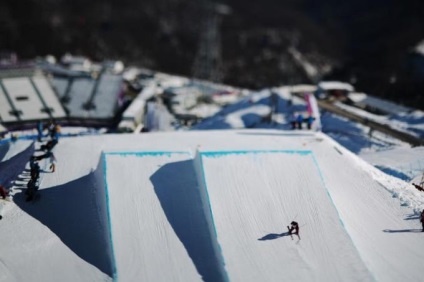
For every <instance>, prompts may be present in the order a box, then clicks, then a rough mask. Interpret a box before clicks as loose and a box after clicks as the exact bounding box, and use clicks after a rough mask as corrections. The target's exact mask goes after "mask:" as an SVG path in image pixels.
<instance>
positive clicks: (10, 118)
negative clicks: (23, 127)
mask: <svg viewBox="0 0 424 282" xmlns="http://www.w3.org/2000/svg"><path fill="white" fill-rule="evenodd" d="M0 86H1V87H0V117H1V120H2V121H3V122H5V123H8V122H18V121H23V122H25V121H35V120H47V119H51V118H52V117H53V118H56V119H57V118H63V117H65V116H66V114H65V112H64V110H63V108H62V105H61V104H60V102H59V100H58V99H57V97H56V95H55V93H54V91H53V89H52V87H51V85H50V84H49V82H48V81H47V78H45V77H44V76H33V77H11V78H3V79H1V80H0ZM49 111H50V113H51V114H49ZM14 113H17V114H14Z"/></svg>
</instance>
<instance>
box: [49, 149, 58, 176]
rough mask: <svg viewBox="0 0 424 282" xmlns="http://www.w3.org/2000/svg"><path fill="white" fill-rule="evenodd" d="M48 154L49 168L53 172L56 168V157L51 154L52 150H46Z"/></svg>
mask: <svg viewBox="0 0 424 282" xmlns="http://www.w3.org/2000/svg"><path fill="white" fill-rule="evenodd" d="M48 154H49V156H50V169H51V170H52V172H54V171H55V168H56V157H55V156H54V155H53V152H52V151H50V152H48Z"/></svg>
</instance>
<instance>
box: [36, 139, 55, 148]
mask: <svg viewBox="0 0 424 282" xmlns="http://www.w3.org/2000/svg"><path fill="white" fill-rule="evenodd" d="M57 142H58V140H57V139H52V140H49V141H48V142H47V143H46V144H45V145H41V147H40V149H41V150H43V151H44V150H47V151H50V150H51V149H53V147H54V146H56V144H57Z"/></svg>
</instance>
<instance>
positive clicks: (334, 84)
mask: <svg viewBox="0 0 424 282" xmlns="http://www.w3.org/2000/svg"><path fill="white" fill-rule="evenodd" d="M318 87H319V88H321V89H323V90H346V91H354V87H353V86H352V85H350V84H349V83H346V82H340V81H322V82H320V83H318Z"/></svg>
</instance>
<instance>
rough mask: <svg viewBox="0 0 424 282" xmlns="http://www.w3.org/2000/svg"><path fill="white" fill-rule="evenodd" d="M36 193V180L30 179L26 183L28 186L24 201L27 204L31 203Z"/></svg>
mask: <svg viewBox="0 0 424 282" xmlns="http://www.w3.org/2000/svg"><path fill="white" fill-rule="evenodd" d="M37 191H38V186H37V180H36V179H33V178H31V179H30V180H29V181H28V184H27V190H26V191H25V194H26V195H27V198H26V201H27V202H28V201H31V200H32V199H33V198H34V196H35V193H36V192H37Z"/></svg>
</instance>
